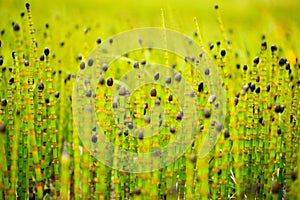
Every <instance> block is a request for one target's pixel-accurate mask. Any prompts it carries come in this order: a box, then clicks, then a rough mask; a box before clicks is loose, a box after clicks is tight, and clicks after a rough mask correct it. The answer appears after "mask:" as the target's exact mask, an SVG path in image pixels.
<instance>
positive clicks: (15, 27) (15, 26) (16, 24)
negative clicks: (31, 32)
mask: <svg viewBox="0 0 300 200" xmlns="http://www.w3.org/2000/svg"><path fill="white" fill-rule="evenodd" d="M19 30H20V25H19V24H18V23H14V31H19Z"/></svg>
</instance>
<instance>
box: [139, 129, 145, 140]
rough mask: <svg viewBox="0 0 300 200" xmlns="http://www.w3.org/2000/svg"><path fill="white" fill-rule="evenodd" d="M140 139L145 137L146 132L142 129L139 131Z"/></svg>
mask: <svg viewBox="0 0 300 200" xmlns="http://www.w3.org/2000/svg"><path fill="white" fill-rule="evenodd" d="M139 139H140V140H142V139H144V132H143V131H142V130H140V131H139Z"/></svg>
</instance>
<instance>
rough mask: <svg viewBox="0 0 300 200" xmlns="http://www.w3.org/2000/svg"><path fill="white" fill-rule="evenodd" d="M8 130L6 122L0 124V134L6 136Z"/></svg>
mask: <svg viewBox="0 0 300 200" xmlns="http://www.w3.org/2000/svg"><path fill="white" fill-rule="evenodd" d="M5 130H6V127H5V124H4V122H1V123H0V134H4V133H5Z"/></svg>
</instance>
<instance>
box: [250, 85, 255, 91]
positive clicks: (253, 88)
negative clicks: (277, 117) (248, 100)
mask: <svg viewBox="0 0 300 200" xmlns="http://www.w3.org/2000/svg"><path fill="white" fill-rule="evenodd" d="M250 90H251V92H254V90H255V84H254V83H251V85H250Z"/></svg>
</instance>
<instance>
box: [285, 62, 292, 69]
mask: <svg viewBox="0 0 300 200" xmlns="http://www.w3.org/2000/svg"><path fill="white" fill-rule="evenodd" d="M285 69H286V70H290V69H291V65H290V63H289V62H287V63H286V65H285Z"/></svg>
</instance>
